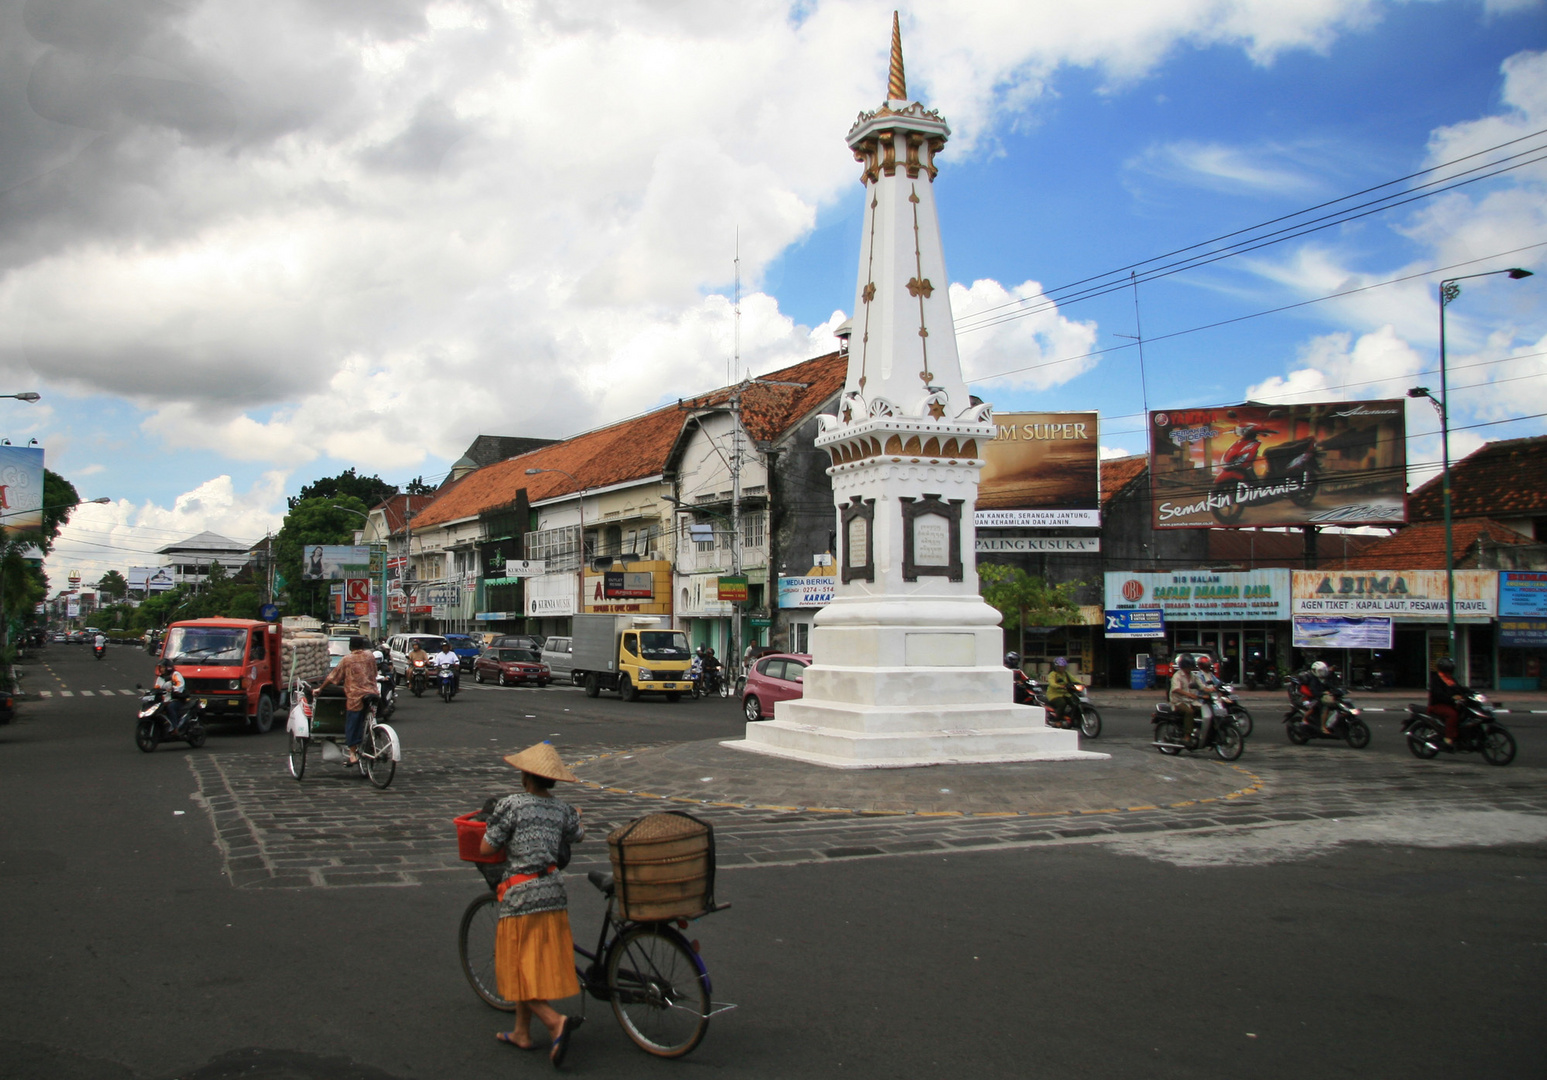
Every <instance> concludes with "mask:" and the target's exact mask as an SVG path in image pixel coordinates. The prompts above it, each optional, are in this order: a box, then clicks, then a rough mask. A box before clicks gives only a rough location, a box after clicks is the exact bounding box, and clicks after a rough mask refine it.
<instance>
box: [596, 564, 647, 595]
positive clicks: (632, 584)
mask: <svg viewBox="0 0 1547 1080" xmlns="http://www.w3.org/2000/svg"><path fill="white" fill-rule="evenodd" d="M654 595H655V575H653V574H648V573H644V574H641V573H635V572H624V571H619V570H608V571H607V572H606V573H604V574H603V575H602V597H603V599H606V600H649V599H650V598H651V597H653V596H654Z"/></svg>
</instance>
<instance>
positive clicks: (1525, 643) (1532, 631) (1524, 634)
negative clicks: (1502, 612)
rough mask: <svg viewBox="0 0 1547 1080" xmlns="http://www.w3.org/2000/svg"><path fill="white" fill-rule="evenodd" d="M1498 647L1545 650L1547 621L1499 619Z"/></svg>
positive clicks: (1546, 646)
mask: <svg viewBox="0 0 1547 1080" xmlns="http://www.w3.org/2000/svg"><path fill="white" fill-rule="evenodd" d="M1499 647H1500V648H1504V649H1547V619H1505V618H1501V619H1499Z"/></svg>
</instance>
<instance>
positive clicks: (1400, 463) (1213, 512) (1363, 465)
mask: <svg viewBox="0 0 1547 1080" xmlns="http://www.w3.org/2000/svg"><path fill="white" fill-rule="evenodd" d="M1404 407H1405V406H1404V403H1403V401H1402V399H1400V398H1398V399H1394V400H1389V401H1331V402H1316V403H1313V404H1304V405H1258V404H1255V403H1247V404H1244V405H1231V406H1228V407H1220V408H1205V409H1179V410H1172V411H1167V412H1153V413H1150V424H1149V429H1150V485H1151V492H1152V496H1153V498H1152V505H1153V507H1154V525H1155V528H1157V529H1209V528H1218V527H1220V526H1221V525H1224V526H1232V525H1235V526H1243V527H1244V526H1251V525H1266V526H1283V525H1307V524H1321V525H1400V524H1401V523H1402V522H1404V521H1406V520H1407V501H1406V484H1407V453H1406V446H1407V443H1406V426H1405V424H1404V411H1403V410H1404Z"/></svg>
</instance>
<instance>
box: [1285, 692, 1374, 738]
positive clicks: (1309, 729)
mask: <svg viewBox="0 0 1547 1080" xmlns="http://www.w3.org/2000/svg"><path fill="white" fill-rule="evenodd" d="M1331 693H1332V704H1330V705H1327V706H1325V711H1324V714H1323V717H1322V719H1323V720H1324V721H1325V727H1326V729H1327V730H1325V731H1323V730H1322V727H1323V724H1321V723H1312V722H1311V721H1310V720H1309V719H1308V717H1309V716H1310V713H1311V708H1312V707H1313V706H1314V705H1315V702H1314V701H1311V700H1309V699H1305V698H1299V699H1296V700H1292V701H1291V703H1290V706H1289V711H1288V712H1286V713H1285V714H1284V734H1285V735H1288V736H1289V741H1290V742H1292V743H1294V744H1295V745H1296V746H1304V745H1305V744H1306V743H1308V742H1310V741H1311V740H1312V739H1342V740H1343V741H1344V742H1346V743H1348V745H1349V746H1351V747H1353V748H1354V749H1355V750H1363V749H1364V748H1365V747H1366V746H1369V745H1370V726H1369V725H1368V724H1366V723H1365V722H1364V720H1363V719H1361V718H1360V715H1359V708H1358V706H1356V705H1355V704H1354V703H1353V702H1352V701H1350V700H1349V699H1348V696H1347V695H1346V694H1345V693H1344V692H1343V691H1342V690H1333V691H1331Z"/></svg>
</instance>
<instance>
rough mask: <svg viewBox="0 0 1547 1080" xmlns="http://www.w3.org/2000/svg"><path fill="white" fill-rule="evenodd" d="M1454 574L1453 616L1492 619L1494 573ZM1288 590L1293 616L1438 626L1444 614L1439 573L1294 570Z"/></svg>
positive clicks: (1495, 607) (1495, 609)
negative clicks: (1351, 617) (1358, 617)
mask: <svg viewBox="0 0 1547 1080" xmlns="http://www.w3.org/2000/svg"><path fill="white" fill-rule="evenodd" d="M1454 574H1455V579H1456V601H1455V609H1456V618H1457V619H1462V620H1466V619H1471V620H1477V619H1492V618H1493V617H1494V615H1495V614H1496V613H1497V612H1498V576H1499V575H1498V571H1496V570H1456V571H1454ZM1292 588H1293V596H1294V613H1295V614H1296V615H1390V616H1392V617H1393V618H1396V619H1407V620H1410V621H1416V620H1422V621H1425V622H1443V621H1444V620H1445V617H1446V613H1447V605H1446V602H1445V571H1443V570H1360V571H1352V572H1347V573H1338V572H1329V571H1322V570H1296V571H1294V583H1293V587H1292Z"/></svg>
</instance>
